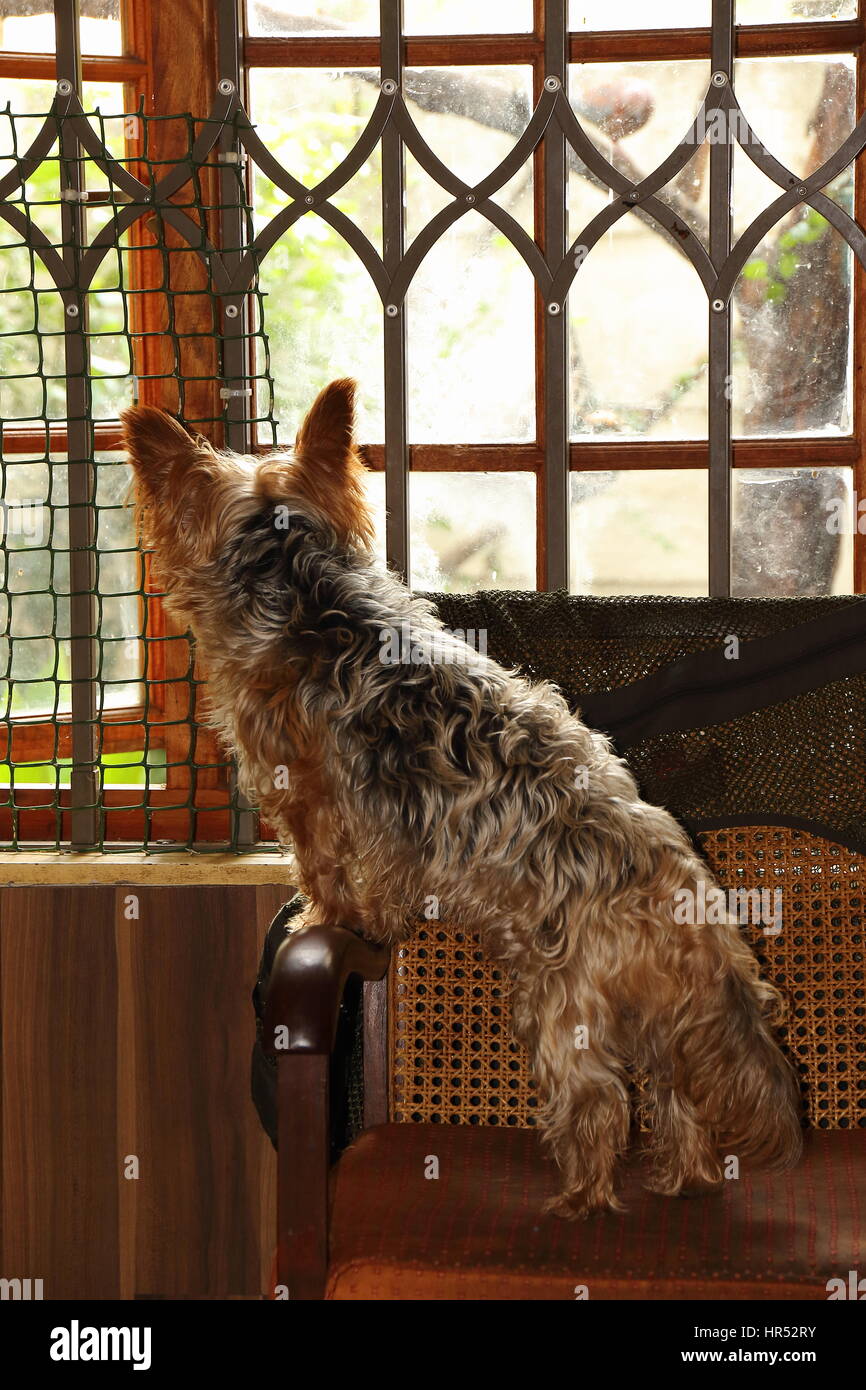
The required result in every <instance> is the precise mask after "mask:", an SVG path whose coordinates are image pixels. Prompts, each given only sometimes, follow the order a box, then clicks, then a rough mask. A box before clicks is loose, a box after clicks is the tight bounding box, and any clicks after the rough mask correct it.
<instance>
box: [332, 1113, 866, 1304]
mask: <svg viewBox="0 0 866 1390" xmlns="http://www.w3.org/2000/svg"><path fill="white" fill-rule="evenodd" d="M434 1158H435V1159H436V1160H438V1174H439V1176H438V1178H434V1177H427V1176H425V1173H428V1172H430V1171H431V1170H432V1169H433V1167H434V1165H433V1164H432V1163H431V1161H430V1160H431V1159H434ZM556 1190H557V1173H556V1169H555V1168H554V1166H553V1164H552V1163H551V1162H550V1161H549V1160H548V1159H547V1158H546V1157H545V1155H544V1153H543V1150H542V1147H541V1144H540V1142H539V1137H538V1134H537V1132H535V1131H533V1130H527V1129H516V1128H514V1129H509V1128H496V1127H490V1128H487V1127H475V1126H467V1125H455V1126H448V1127H445V1126H442V1125H421V1124H419V1125H416V1124H388V1125H379V1126H377V1127H376V1128H374V1129H370V1130H367V1131H365V1133H364V1134H362V1135H361V1137H360V1138H359V1139H358V1141H357V1142H356V1143H355V1144H354V1145H353V1146H352V1148H350V1149H349V1150H348V1151H347V1152H346V1153H345V1154H344V1155H343V1157H342V1159H341V1160H340V1163H339V1165H338V1168H337V1171H336V1177H335V1188H334V1209H333V1222H332V1239H331V1262H330V1273H329V1281H328V1290H327V1295H326V1296H327V1297H328V1298H331V1299H353V1300H354V1299H376V1300H379V1299H381V1300H399V1299H423V1300H428V1299H434V1300H435V1299H521V1300H523V1299H568V1300H573V1299H575V1298H576V1297H579V1296H581V1293H580V1290H581V1287H582V1286H586V1291H587V1295H588V1297H589V1298H590V1299H665V1300H679V1299H753V1298H755V1299H762V1298H763V1299H803V1300H806V1299H827V1297H828V1289H827V1281H828V1280H829V1279H833V1278H838V1279H843V1280H844V1281H845V1283H846V1286H847V1284H848V1282H849V1272H850V1271H851V1270H859V1271H860V1276H862V1275H863V1274H866V1269H864V1267H863V1260H864V1245H866V1130H834V1131H826V1132H822V1131H810V1132H809V1133H808V1134H807V1136H806V1150H805V1154H804V1157H803V1160H802V1162H801V1163H800V1164H799V1165H798V1167H797V1168H796V1169H795V1170H794V1171H793V1172H790V1173H784V1174H781V1175H780V1174H764V1173H752V1174H747V1173H743V1174H742V1175H741V1176H740V1178H739V1179H737V1180H732V1181H729V1182H727V1183H726V1185H725V1188H724V1190H723V1192H721V1193H719V1194H717V1195H714V1196H707V1197H691V1198H675V1199H672V1198H666V1197H658V1196H655V1195H654V1194H653V1193H650V1192H647V1191H646V1190H645V1189H644V1188H643V1187H642V1186H641V1183H640V1161H639V1160H637V1159H636V1160H633V1161H631V1162H630V1163H629V1164H628V1165H626V1166H624V1168H623V1172H622V1175H621V1180H620V1183H619V1191H620V1194H621V1196H622V1198H623V1200H624V1201H625V1202H626V1204H627V1210H626V1212H624V1213H622V1214H613V1213H610V1212H604V1213H596V1214H594V1215H593V1216H591V1217H589V1218H588V1219H587V1220H585V1221H563V1220H562V1219H560V1218H558V1217H554V1216H543V1215H541V1207H542V1204H543V1202H544V1200H545V1199H546V1198H547V1197H548V1196H550V1195H551V1194H553V1193H555V1192H556ZM583 1296H586V1295H583Z"/></svg>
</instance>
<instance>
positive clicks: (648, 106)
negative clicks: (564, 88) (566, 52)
mask: <svg viewBox="0 0 866 1390" xmlns="http://www.w3.org/2000/svg"><path fill="white" fill-rule="evenodd" d="M709 79H710V65H709V63H708V62H705V61H704V60H703V59H700V60H699V59H682V60H680V59H677V60H676V61H672V62H647V63H639V62H635V63H572V65H571V67H570V69H569V98H570V100H571V104H572V106H573V107H574V111H575V114H576V115H577V116H578V117H579V118H580V122H581V124H582V125H583V127H584V129H585V130H586V132H587V134H588V135H589V136H591V138H592V139H593V140H594V141H595V143H596V144H597V145H598V147H599V149H600V150H602V152H603V153H604V154H605V155H607V156H608V158H609V159H611V162H612V163H613V164H615V165H616V167H617V168H618V169H619V170H620V172H621V173H624V174H626V175H627V177H628V178H630V179H631V180H632V181H633V182H635V183H637V182H638V181H639V180H640V179H642V178H645V177H646V175H647V174H649V173H651V172H652V170H653V169H654V168H655V167H656V166H657V165H658V164H661V162H662V160H664V159H666V158H667V156H668V155H669V154H670V152H671V150H673V149H674V148H675V147H676V146H677V145H678V144H679V142H680V141H681V140H682V138H683V136H684V135H685V134H686V132H687V131H688V130H689V128H690V126H691V125H692V123H693V121H694V119H695V116H696V114H697V112H698V110H699V108H700V105H701V101H702V100H703V97H704V95H705V93H706V90H707V84H708V83H709ZM572 157H573V156H572ZM591 177H594V176H591Z"/></svg>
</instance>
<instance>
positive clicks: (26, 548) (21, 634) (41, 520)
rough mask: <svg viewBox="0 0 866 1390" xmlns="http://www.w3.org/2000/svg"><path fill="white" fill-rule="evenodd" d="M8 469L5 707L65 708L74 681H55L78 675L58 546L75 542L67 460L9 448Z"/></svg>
mask: <svg viewBox="0 0 866 1390" xmlns="http://www.w3.org/2000/svg"><path fill="white" fill-rule="evenodd" d="M2 473H3V497H2V503H0V523H2V530H3V537H2V539H3V544H2V548H0V567H2V569H0V572H2V581H3V582H2V588H3V590H4V599H5V601H4V605H3V612H2V618H3V625H2V628H0V709H2V714H3V717H4V718H8V717H9V716H10V715H15V716H21V717H26V716H30V715H35V714H46V713H51V712H52V711H54V710H65V709H68V707H69V706H68V694H69V686H68V685H66V686H64V688H63V691H62V692H59V691H58V689H57V687H56V686H55V684H54V682H55V679H56V680H59V681H68V680H69V676H70V665H69V659H70V657H69V642H68V640H67V639H68V636H69V598H68V593H69V559H68V554H66V553H63V552H62V551H61V552H60V553H52V551H53V549H54V548H55V547H65V546H68V544H69V534H68V508H67V506H66V503H67V489H66V465H65V463H64V462H62V461H60V460H57V459H54V458H52V459H51V462H50V467H49V461H48V460H47V459H46V458H45V457H44V456H43V457H41V458H40V457H28V456H27V455H20V454H18V455H15V454H9V455H7V456H6V457H5V458H4V459H3V462H2ZM52 589H53V590H54V592H53V593H52V592H51V590H52ZM64 696H66V697H67V699H66V701H65V702H64V699H63V697H64ZM58 700H60V703H58Z"/></svg>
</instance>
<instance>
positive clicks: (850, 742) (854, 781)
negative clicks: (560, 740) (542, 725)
mask: <svg viewBox="0 0 866 1390" xmlns="http://www.w3.org/2000/svg"><path fill="white" fill-rule="evenodd" d="M432 597H433V598H434V600H435V603H436V607H437V610H438V612H439V616H440V617H441V619H442V621H443V622H444V623H445V625H446V627H448V628H451V629H452V630H459V631H463V632H466V631H467V630H469V629H471V630H473V631H474V632H475V633H477V632H478V631H479V629H480V630H482V631H483V632H484V633H485V634H486V641H487V652H488V655H489V656H492V657H494V658H495V660H497V661H499V662H501V663H502V664H503V665H505V666H513V667H517V668H519V670H520V671H521V672H523V674H525V675H527V676H529V677H530V678H532V679H541V678H543V679H546V680H550V681H553V682H554V683H555V684H556V685H558V686H559V688H560V690H561V691H562V693H563V695H564V696H565V698H566V700H567V701H568V703H569V705H570V706H571V707H572V708H573V709H578V710H579V711H580V713H581V716H582V718H583V719H584V720H585V722H586V723H587V724H589V725H590V726H591V727H592V728H598V729H604V730H605V731H606V732H607V733H609V734H610V735H611V737H612V738H613V740H614V743H615V745H616V747H617V748H618V750H619V751H620V752H621V753H622V754H623V755H624V756H625V757H626V759H627V761H628V763H629V766H630V768H631V770H632V772H633V773H634V775H635V777H636V778H637V780H638V783H639V785H640V788H641V792H642V794H643V796H644V797H645V798H646V799H647V800H648V801H651V802H655V803H656V804H658V805H662V806H666V807H667V809H668V810H669V811H671V812H672V813H673V814H674V815H675V816H677V817H678V818H679V819H680V820H681V821H683V822H685V824H686V825H687V826H688V828H689V829H691V830H692V831H696V830H701V829H711V828H715V827H718V826H720V825H733V824H737V823H740V824H744V823H746V824H752V825H755V824H761V823H766V824H776V825H780V824H781V825H799V826H802V827H803V828H804V829H812V830H814V831H816V832H818V833H823V834H825V835H827V836H828V837H830V838H834V839H837V840H839V841H840V842H841V843H844V844H847V845H849V846H850V847H852V848H855V849H860V850H866V601H864V600H862V599H854V598H850V597H844V598H820V599H676V598H580V597H574V596H569V595H567V594H565V593H561V592H557V593H549V594H529V593H500V592H488V593H480V594H445V595H442V594H437V595H433V596H432ZM732 637H733V638H736V639H737V646H736V648H735V647H734V645H733V644H732V643H731V641H730V639H731V638H732ZM473 645H477V639H476V640H475V641H473ZM734 650H736V655H735V656H734V655H732V654H731V653H732V652H733V651H734Z"/></svg>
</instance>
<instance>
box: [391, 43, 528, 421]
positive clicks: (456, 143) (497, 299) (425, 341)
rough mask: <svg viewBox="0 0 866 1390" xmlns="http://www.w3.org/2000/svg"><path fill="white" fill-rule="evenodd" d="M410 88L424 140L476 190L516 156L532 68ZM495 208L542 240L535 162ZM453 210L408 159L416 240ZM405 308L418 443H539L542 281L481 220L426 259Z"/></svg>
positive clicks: (439, 76)
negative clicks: (537, 306)
mask: <svg viewBox="0 0 866 1390" xmlns="http://www.w3.org/2000/svg"><path fill="white" fill-rule="evenodd" d="M404 88H405V92H406V97H407V101H408V102H409V106H410V110H411V111H412V114H413V117H414V119H415V120H416V121H417V122H418V127H419V129H420V130H421V133H422V134H423V136H424V138H425V140H426V141H427V142H428V144H429V145H430V147H431V148H432V149H433V150H434V152H435V153H436V154H437V155H438V156H439V157H440V158H441V159H443V160H444V161H445V162H446V163H448V164H449V165H450V166H451V168H452V169H453V170H454V172H455V173H456V174H458V176H459V177H461V178H462V179H464V180H465V181H466V182H467V183H475V182H477V181H478V180H479V179H481V178H483V177H484V175H485V174H487V173H489V171H490V170H491V169H493V168H495V166H496V165H497V164H498V163H499V162H500V160H502V159H503V158H504V157H505V156H506V154H507V153H508V151H509V150H511V149H512V148H513V146H514V144H515V142H516V140H517V139H518V138H519V135H520V134H521V132H522V131H523V130H524V129H525V126H526V122H527V119H528V114H529V111H530V109H531V91H532V87H531V75H530V71H529V69H528V68H523V67H516V68H503V67H494V68H470V69H467V68H449V69H424V70H423V71H419V70H410V71H408V72H407V73H406V76H405V83H404ZM455 108H456V109H457V110H459V111H460V112H461V114H459V115H455V114H453V112H454V110H455ZM494 201H496V202H498V203H499V204H500V206H502V207H504V208H505V209H506V210H507V211H508V212H509V213H510V214H511V215H512V216H513V217H514V219H515V221H517V222H518V224H519V225H521V226H522V227H523V228H524V230H525V231H526V232H527V233H528V234H529V235H531V234H532V228H533V194H532V161H531V160H528V161H527V162H526V164H524V165H523V167H522V168H521V169H520V171H519V172H518V173H517V174H516V175H515V176H514V177H513V178H512V179H511V180H510V181H509V182H508V183H507V184H506V185H505V186H504V187H503V188H502V190H501V191H500V192H499V193H498V194H497V195H495V198H494ZM452 202H453V198H452V196H451V194H450V193H446V192H445V191H444V190H443V189H442V188H441V187H440V186H439V185H438V184H437V183H436V182H435V181H434V180H433V179H432V178H431V177H430V176H428V175H427V174H426V173H425V172H424V170H423V169H422V168H421V166H420V165H419V164H418V163H417V161H416V160H415V159H414V158H413V157H412V155H410V154H407V156H406V224H407V239H408V241H410V242H411V241H414V239H415V237H416V236H417V235H418V234H419V232H421V230H422V229H423V228H424V227H425V226H426V225H427V223H428V222H430V220H431V219H432V218H433V217H434V216H435V214H436V213H437V212H438V211H439V210H440V209H441V208H442V207H444V206H445V205H446V204H450V203H452ZM406 303H407V327H408V339H409V347H408V364H409V435H410V439H411V440H412V441H413V442H436V443H454V442H461V441H472V442H474V443H487V442H501V441H506V440H529V439H532V438H534V436H535V387H534V378H535V343H534V331H533V316H534V282H533V279H532V276H531V274H530V272H529V270H528V268H527V266H526V265H525V263H524V261H523V260H522V258H521V257H520V255H519V254H518V253H517V251H515V249H514V247H513V246H512V244H511V242H510V241H509V239H508V238H507V237H506V236H504V235H503V233H502V232H501V231H500V230H499V229H498V228H496V227H495V226H493V224H492V223H491V222H490V221H489V220H488V219H487V218H486V217H483V216H482V215H480V214H479V213H477V212H469V213H467V214H466V215H464V216H462V217H460V218H459V219H458V221H457V222H456V223H454V224H453V225H452V226H451V227H450V228H449V230H448V231H447V232H446V233H445V234H444V236H442V237H441V238H440V239H439V240H438V241H437V242H436V243H435V245H434V246H433V247H432V249H431V250H430V251H429V252H428V253H427V255H426V257H425V259H424V261H423V262H422V264H421V266H420V268H419V270H418V271H417V272H416V274H415V277H414V279H413V281H412V285H411V287H410V290H409V293H408V295H407V301H406ZM504 343H507V344H508V350H507V352H503V350H502V349H503V344H504Z"/></svg>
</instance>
